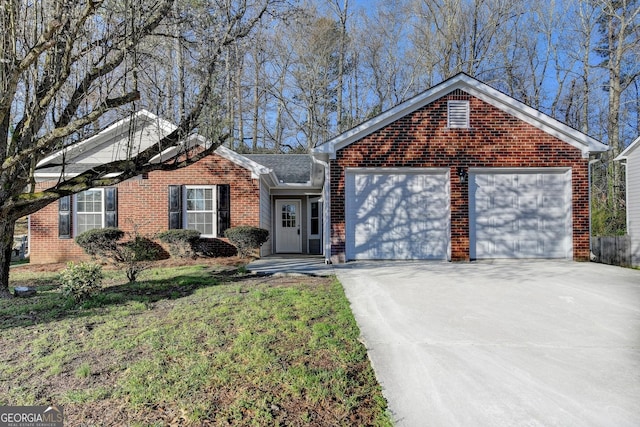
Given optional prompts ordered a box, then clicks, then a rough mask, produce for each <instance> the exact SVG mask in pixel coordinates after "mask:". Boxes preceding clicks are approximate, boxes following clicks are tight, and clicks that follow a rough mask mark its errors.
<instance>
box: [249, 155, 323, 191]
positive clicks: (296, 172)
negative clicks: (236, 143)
mask: <svg viewBox="0 0 640 427" xmlns="http://www.w3.org/2000/svg"><path fill="white" fill-rule="evenodd" d="M244 156H245V157H246V158H248V159H251V160H253V161H254V162H256V163H258V164H261V165H262V166H265V167H268V168H269V169H272V170H273V172H274V173H275V174H276V176H277V177H278V179H279V180H280V182H281V183H285V184H306V183H308V182H309V181H310V180H311V168H312V164H313V162H312V161H311V156H310V155H308V154H245V155H244Z"/></svg>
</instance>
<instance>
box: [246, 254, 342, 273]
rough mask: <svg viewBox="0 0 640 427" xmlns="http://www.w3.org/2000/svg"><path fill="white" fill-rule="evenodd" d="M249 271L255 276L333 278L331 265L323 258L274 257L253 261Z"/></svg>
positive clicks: (249, 265)
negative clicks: (283, 275)
mask: <svg viewBox="0 0 640 427" xmlns="http://www.w3.org/2000/svg"><path fill="white" fill-rule="evenodd" d="M247 270H248V271H250V272H252V273H255V274H264V275H268V274H288V275H292V274H300V275H311V276H332V275H334V274H335V272H334V271H333V266H332V265H331V264H325V262H324V257H321V256H300V255H291V256H287V255H277V256H276V255H272V256H268V257H264V258H260V259H257V260H255V261H252V262H251V263H249V264H248V265H247Z"/></svg>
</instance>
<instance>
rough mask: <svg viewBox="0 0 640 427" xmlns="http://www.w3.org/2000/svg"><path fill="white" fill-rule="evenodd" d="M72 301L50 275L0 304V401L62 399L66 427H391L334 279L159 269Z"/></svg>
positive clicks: (207, 268)
mask: <svg viewBox="0 0 640 427" xmlns="http://www.w3.org/2000/svg"><path fill="white" fill-rule="evenodd" d="M106 273H107V280H106V283H105V285H106V286H105V289H103V291H102V292H101V293H100V294H99V295H97V296H95V297H94V298H92V299H91V300H89V301H87V302H85V303H84V304H82V305H81V306H75V305H73V304H72V303H71V302H70V301H69V300H67V299H65V298H64V297H63V296H62V294H61V293H60V292H59V289H58V286H57V284H56V274H57V273H55V272H50V273H43V272H41V271H38V272H30V271H28V270H27V269H25V271H21V270H20V269H16V270H13V271H12V286H37V287H38V294H37V296H35V297H32V298H25V299H13V300H8V301H3V300H0V358H1V360H2V364H0V405H13V406H16V405H47V404H60V405H63V406H64V409H65V421H66V422H67V423H68V424H69V425H132V426H135V425H138V426H143V425H144V426H147V425H390V424H391V423H390V421H389V416H388V414H387V411H386V401H385V400H384V398H383V397H382V394H381V391H380V386H379V385H378V383H377V381H376V379H375V376H374V373H373V370H372V369H371V366H370V363H369V359H368V358H367V354H366V349H365V348H364V346H363V345H362V344H361V343H360V342H359V341H358V337H359V333H360V332H359V330H358V327H357V325H356V323H355V320H354V318H353V315H352V313H351V310H350V308H349V303H348V301H347V299H346V297H345V295H344V291H343V289H342V286H341V284H340V283H339V282H338V281H337V280H336V279H335V278H318V277H255V276H248V275H243V274H238V273H236V272H235V271H233V270H232V271H229V269H228V268H227V269H225V268H221V267H217V266H215V265H210V264H209V265H189V266H183V267H171V268H156V269H152V270H149V271H147V272H145V273H144V275H143V276H142V277H141V280H140V281H139V282H138V283H134V284H127V283H126V279H125V278H124V277H123V275H122V274H121V273H119V272H115V271H107V272H106Z"/></svg>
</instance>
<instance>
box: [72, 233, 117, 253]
mask: <svg viewBox="0 0 640 427" xmlns="http://www.w3.org/2000/svg"><path fill="white" fill-rule="evenodd" d="M123 237H124V231H122V230H120V229H118V228H113V227H107V228H95V229H93V230H88V231H85V232H84V233H82V234H80V235H79V236H78V237H76V243H77V244H78V246H80V247H81V248H82V249H83V250H84V251H85V252H86V253H87V254H89V255H91V256H94V257H95V256H98V257H105V258H110V257H111V256H112V254H113V253H114V252H116V251H117V250H118V240H120V239H122V238H123Z"/></svg>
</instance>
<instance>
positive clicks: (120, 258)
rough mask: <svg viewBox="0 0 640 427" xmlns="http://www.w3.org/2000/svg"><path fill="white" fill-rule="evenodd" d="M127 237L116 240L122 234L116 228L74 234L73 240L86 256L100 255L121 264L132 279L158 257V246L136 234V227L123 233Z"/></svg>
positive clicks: (130, 279)
mask: <svg viewBox="0 0 640 427" xmlns="http://www.w3.org/2000/svg"><path fill="white" fill-rule="evenodd" d="M126 234H127V236H128V238H129V239H128V240H127V241H125V242H119V240H120V239H122V238H123V237H124V235H125V233H124V232H123V231H121V230H119V229H117V228H102V229H94V230H89V231H85V232H84V233H82V234H80V235H79V236H78V237H76V243H77V244H78V245H79V246H80V247H81V248H82V249H83V250H84V251H85V252H86V253H87V254H89V255H91V256H93V257H100V258H103V259H104V260H106V261H109V262H112V263H113V264H116V265H118V266H119V267H124V269H125V271H126V274H127V278H128V279H129V281H130V282H135V281H136V279H137V277H138V273H140V272H141V271H143V270H146V269H147V268H149V266H150V261H154V260H156V259H159V257H160V254H161V248H160V247H159V246H158V245H157V244H156V243H155V242H153V241H152V240H151V239H148V238H146V237H143V236H141V235H139V234H138V231H137V228H136V229H134V231H133V232H131V233H126Z"/></svg>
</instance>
